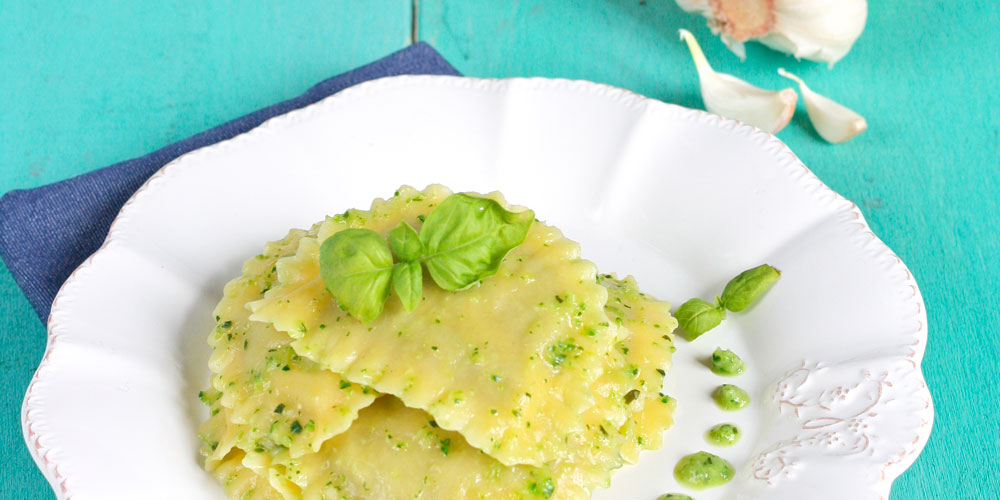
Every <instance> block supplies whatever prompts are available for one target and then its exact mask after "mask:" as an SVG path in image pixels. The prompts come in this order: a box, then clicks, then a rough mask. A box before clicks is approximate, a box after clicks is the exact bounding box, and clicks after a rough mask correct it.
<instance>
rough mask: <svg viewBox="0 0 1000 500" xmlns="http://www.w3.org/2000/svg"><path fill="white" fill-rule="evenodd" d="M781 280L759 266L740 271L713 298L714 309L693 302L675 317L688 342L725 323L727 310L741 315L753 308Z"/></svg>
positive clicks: (699, 301)
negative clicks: (718, 295) (745, 310)
mask: <svg viewBox="0 0 1000 500" xmlns="http://www.w3.org/2000/svg"><path fill="white" fill-rule="evenodd" d="M780 277H781V271H779V270H777V269H775V268H773V267H771V266H769V265H767V264H762V265H760V266H757V267H755V268H753V269H747V270H746V271H743V272H742V273H740V274H739V275H738V276H736V277H735V278H733V279H731V280H729V283H727V284H726V288H725V289H724V290H723V292H722V297H716V298H715V305H714V306H713V305H712V304H710V303H709V302H706V301H704V300H702V299H699V298H693V299H691V300H689V301H687V302H685V303H683V304H681V306H680V307H678V308H677V310H676V311H674V316H675V317H676V318H677V322H678V323H679V324H680V326H681V328H683V329H684V331H685V332H687V335H686V337H687V339H688V340H694V339H696V338H698V337H699V336H701V334H703V333H705V332H707V331H709V330H711V329H713V328H715V327H717V326H719V324H720V323H722V320H724V319H726V310H727V309H728V310H730V311H732V312H740V311H742V310H744V309H746V308H747V307H749V306H750V304H753V303H754V302H755V301H756V300H757V299H758V298H760V296H761V295H763V294H764V292H766V291H767V290H768V289H769V288H771V286H772V285H774V282H776V281H778V278H780Z"/></svg>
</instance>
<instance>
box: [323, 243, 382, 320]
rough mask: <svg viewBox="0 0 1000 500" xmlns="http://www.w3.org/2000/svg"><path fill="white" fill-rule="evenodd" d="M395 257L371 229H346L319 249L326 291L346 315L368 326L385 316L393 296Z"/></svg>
mask: <svg viewBox="0 0 1000 500" xmlns="http://www.w3.org/2000/svg"><path fill="white" fill-rule="evenodd" d="M392 267H393V265H392V253H391V252H390V251H389V246H388V245H386V243H385V240H384V239H382V237H381V236H379V235H378V233H376V232H375V231H372V230H370V229H346V230H344V231H341V232H339V233H336V234H334V235H333V236H331V237H329V238H327V239H326V241H324V242H323V244H322V245H321V246H320V248H319V269H320V275H321V276H322V277H323V283H325V284H326V289H327V290H329V291H330V293H331V294H333V296H334V298H336V299H337V302H338V303H339V304H340V307H342V308H343V309H344V310H345V311H347V312H348V313H349V314H350V315H351V316H354V317H355V318H358V319H359V320H361V321H364V322H368V321H371V320H373V319H375V318H376V317H378V315H379V313H381V312H382V307H383V306H384V305H385V300H386V298H387V297H388V296H389V282H390V279H391V278H392Z"/></svg>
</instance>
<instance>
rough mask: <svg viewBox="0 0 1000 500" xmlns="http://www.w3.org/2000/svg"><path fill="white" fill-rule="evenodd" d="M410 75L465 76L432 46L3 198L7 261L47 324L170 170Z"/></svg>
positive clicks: (0, 249) (1, 231)
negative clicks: (276, 123) (144, 194)
mask: <svg viewBox="0 0 1000 500" xmlns="http://www.w3.org/2000/svg"><path fill="white" fill-rule="evenodd" d="M406 74H433V75H457V74H458V72H457V71H456V70H455V68H453V67H452V66H451V65H450V64H448V62H447V61H445V60H444V59H443V58H442V57H441V56H440V55H439V54H438V53H437V52H436V51H434V49H433V48H431V46H430V45H427V44H426V43H418V44H415V45H412V46H410V47H407V48H406V49H403V50H401V51H399V52H396V53H394V54H390V55H388V56H386V57H384V58H382V59H379V60H378V61H375V62H373V63H371V64H369V65H367V66H362V67H360V68H358V69H355V70H353V71H350V72H347V73H344V74H342V75H338V76H335V77H333V78H330V79H328V80H324V81H322V82H320V83H318V84H316V85H315V86H314V87H312V88H310V89H309V90H308V91H306V92H305V93H304V94H302V95H300V96H298V97H296V98H294V99H289V100H287V101H284V102H280V103H278V104H275V105H272V106H269V107H266V108H264V109H260V110H257V111H254V112H253V113H250V114H248V115H246V116H243V117H241V118H237V119H235V120H233V121H231V122H228V123H224V124H222V125H219V126H218V127H215V128H213V129H210V130H206V131H205V132H202V133H200V134H198V135H195V136H192V137H188V138H187V139H184V140H182V141H180V142H176V143H174V144H171V145H169V146H167V147H164V148H163V149H160V150H157V151H154V152H152V153H150V154H148V155H146V156H142V157H140V158H135V159H132V160H128V161H124V162H121V163H117V164H114V165H111V166H109V167H105V168H102V169H100V170H95V171H93V172H90V173H87V174H83V175H81V176H79V177H74V178H72V179H67V180H65V181H62V182H57V183H55V184H49V185H47V186H42V187H39V188H35V189H27V190H16V191H11V192H9V193H7V194H5V195H4V196H3V198H0V255H2V256H3V259H4V262H6V264H7V268H8V269H10V273H11V274H12V275H13V276H14V280H15V281H17V284H18V285H19V286H20V287H21V290H22V291H24V295H25V296H27V297H28V301H29V302H31V305H32V307H34V308H35V312H36V313H38V316H39V317H40V318H42V320H43V321H44V320H45V318H47V317H48V315H49V307H50V306H51V305H52V299H53V298H55V295H56V292H57V291H59V287H60V286H61V285H62V283H63V281H65V280H66V278H67V277H68V276H69V275H70V273H72V272H73V270H74V269H76V267H77V266H78V265H79V264H80V263H81V262H83V260H84V259H86V258H87V257H88V256H90V254H92V253H94V251H96V250H97V249H98V247H100V246H101V243H103V242H104V238H105V236H107V234H108V228H109V227H110V226H111V221H112V220H113V219H114V218H115V216H116V215H117V214H118V210H119V209H121V207H122V205H124V204H125V202H126V201H127V200H128V198H129V197H130V196H132V193H133V192H135V190H136V189H138V188H139V186H141V185H142V183H143V182H145V181H146V179H148V178H149V177H150V176H151V175H153V173H155V172H156V171H157V170H159V169H160V167H162V166H163V165H165V164H167V163H169V162H170V161H171V160H173V159H174V158H177V157H178V156H180V155H182V154H184V153H187V152H189V151H192V150H195V149H198V148H201V147H204V146H208V145H210V144H214V143H216V142H219V141H223V140H226V139H229V138H231V137H233V136H235V135H239V134H242V133H243V132H246V131H248V130H250V129H252V128H254V127H256V126H257V125H260V124H261V123H262V122H264V121H265V120H267V119H268V118H271V117H273V116H276V115H280V114H282V113H287V112H289V111H291V110H293V109H297V108H301V107H303V106H306V105H309V104H312V103H314V102H316V101H319V100H320V99H323V98H324V97H327V96H329V95H331V94H334V93H337V92H339V91H341V90H343V89H345V88H347V87H350V86H352V85H356V84H358V83H361V82H364V81H368V80H374V79H376V78H381V77H384V76H393V75H406Z"/></svg>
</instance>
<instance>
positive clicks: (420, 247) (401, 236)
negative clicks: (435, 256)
mask: <svg viewBox="0 0 1000 500" xmlns="http://www.w3.org/2000/svg"><path fill="white" fill-rule="evenodd" d="M389 246H391V247H392V252H393V253H394V254H396V257H399V260H401V261H410V260H417V259H419V258H420V255H421V254H423V253H424V244H423V243H421V242H420V235H418V234H417V230H416V229H413V227H411V226H410V225H409V224H407V223H406V221H403V222H400V223H399V225H398V226H396V227H395V228H393V229H392V231H389Z"/></svg>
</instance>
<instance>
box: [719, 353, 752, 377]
mask: <svg viewBox="0 0 1000 500" xmlns="http://www.w3.org/2000/svg"><path fill="white" fill-rule="evenodd" d="M746 369H747V364H746V363H744V362H743V360H742V359H740V357H739V356H737V355H736V353H734V352H733V351H730V350H729V349H722V348H721V347H717V348H715V352H713V353H712V373H715V374H716V375H722V376H724V377H735V376H737V375H742V374H743V372H745V371H746Z"/></svg>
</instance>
